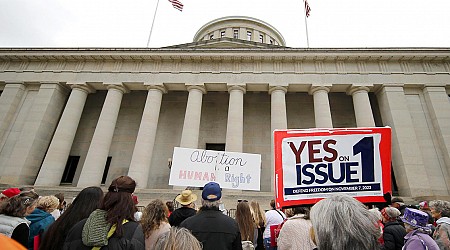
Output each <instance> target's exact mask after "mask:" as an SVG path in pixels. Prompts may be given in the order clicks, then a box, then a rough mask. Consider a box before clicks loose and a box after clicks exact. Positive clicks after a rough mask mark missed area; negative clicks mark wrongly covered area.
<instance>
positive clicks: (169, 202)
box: [166, 201, 174, 213]
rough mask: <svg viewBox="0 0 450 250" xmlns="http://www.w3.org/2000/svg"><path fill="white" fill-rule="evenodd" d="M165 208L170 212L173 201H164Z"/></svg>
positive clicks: (172, 207) (172, 208)
mask: <svg viewBox="0 0 450 250" xmlns="http://www.w3.org/2000/svg"><path fill="white" fill-rule="evenodd" d="M166 206H167V209H169V212H170V213H172V212H173V210H174V206H173V201H166Z"/></svg>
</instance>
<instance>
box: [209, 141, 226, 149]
mask: <svg viewBox="0 0 450 250" xmlns="http://www.w3.org/2000/svg"><path fill="white" fill-rule="evenodd" d="M206 150H216V151H225V143H206Z"/></svg>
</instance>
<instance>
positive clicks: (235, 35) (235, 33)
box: [233, 30, 239, 39]
mask: <svg viewBox="0 0 450 250" xmlns="http://www.w3.org/2000/svg"><path fill="white" fill-rule="evenodd" d="M233 38H235V39H239V30H233Z"/></svg>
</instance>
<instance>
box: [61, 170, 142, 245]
mask: <svg viewBox="0 0 450 250" xmlns="http://www.w3.org/2000/svg"><path fill="white" fill-rule="evenodd" d="M135 188H136V182H135V181H134V180H133V179H132V178H130V177H129V176H120V177H118V178H116V179H114V180H113V181H112V183H111V185H110V186H109V188H108V193H106V195H105V198H104V199H103V203H102V205H101V208H100V209H97V210H95V211H94V212H92V213H91V214H90V215H89V217H88V218H87V219H84V220H82V221H80V222H78V223H77V224H76V225H75V226H74V227H73V228H72V229H71V230H70V232H69V234H68V235H67V238H66V240H65V242H64V249H66V250H69V249H86V250H87V249H92V248H93V247H94V246H95V247H99V248H102V250H106V249H123V248H124V247H125V246H126V247H127V248H126V249H135V250H139V249H140V250H143V249H145V240H144V233H143V231H142V227H141V225H140V224H139V223H137V222H135V221H134V213H135V212H136V207H135V205H134V203H133V198H132V194H133V192H134V190H135Z"/></svg>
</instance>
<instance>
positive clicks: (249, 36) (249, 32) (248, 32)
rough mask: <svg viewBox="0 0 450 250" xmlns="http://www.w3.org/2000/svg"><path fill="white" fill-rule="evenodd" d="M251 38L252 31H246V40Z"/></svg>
mask: <svg viewBox="0 0 450 250" xmlns="http://www.w3.org/2000/svg"><path fill="white" fill-rule="evenodd" d="M251 40H252V32H251V31H247V41H251Z"/></svg>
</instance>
